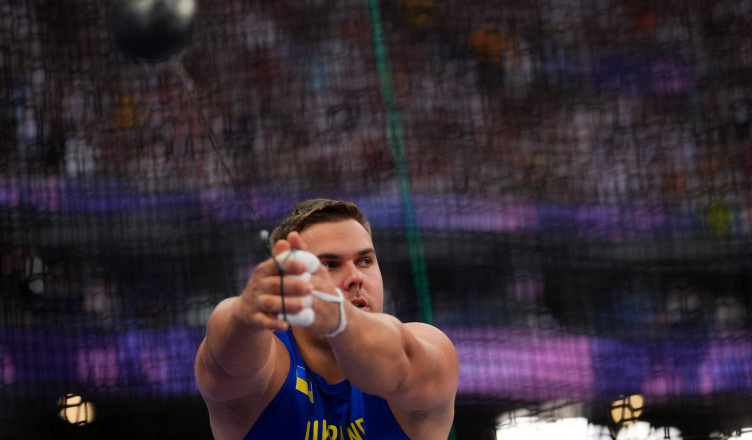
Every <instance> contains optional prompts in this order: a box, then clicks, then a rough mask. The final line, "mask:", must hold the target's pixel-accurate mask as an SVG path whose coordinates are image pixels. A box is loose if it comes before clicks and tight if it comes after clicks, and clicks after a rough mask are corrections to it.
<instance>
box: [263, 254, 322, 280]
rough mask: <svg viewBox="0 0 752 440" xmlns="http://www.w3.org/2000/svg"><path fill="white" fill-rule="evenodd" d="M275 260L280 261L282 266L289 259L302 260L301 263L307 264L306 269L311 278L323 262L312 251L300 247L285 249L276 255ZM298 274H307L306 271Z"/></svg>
mask: <svg viewBox="0 0 752 440" xmlns="http://www.w3.org/2000/svg"><path fill="white" fill-rule="evenodd" d="M274 258H275V260H277V262H279V263H280V264H281V265H282V267H284V265H285V262H287V261H300V262H301V263H303V264H305V266H306V270H307V271H308V277H309V279H310V274H312V273H314V272H316V271H317V270H319V265H320V264H321V262H320V261H319V258H318V257H317V256H315V255H313V254H312V253H310V252H308V251H304V250H300V249H292V250H289V251H284V252H282V253H280V254H279V255H276V256H275V257H274ZM298 276H306V274H305V273H303V274H300V275H298Z"/></svg>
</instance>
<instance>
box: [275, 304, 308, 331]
mask: <svg viewBox="0 0 752 440" xmlns="http://www.w3.org/2000/svg"><path fill="white" fill-rule="evenodd" d="M277 319H280V320H284V319H285V315H284V314H283V313H279V314H277ZM315 320H316V312H314V311H313V309H311V308H307V309H303V310H301V311H300V312H298V313H288V314H287V322H288V323H289V324H290V325H299V326H301V327H308V326H310V325H311V324H313V321H315Z"/></svg>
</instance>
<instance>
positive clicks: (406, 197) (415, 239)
mask: <svg viewBox="0 0 752 440" xmlns="http://www.w3.org/2000/svg"><path fill="white" fill-rule="evenodd" d="M366 4H367V5H368V15H369V19H370V21H371V32H372V34H373V46H374V54H375V57H376V66H377V69H378V74H379V83H380V84H381V97H382V99H383V101H384V112H385V114H386V131H387V140H388V142H389V146H390V148H391V150H392V155H393V157H394V164H395V167H396V170H397V177H398V179H399V188H400V195H401V198H402V210H403V212H404V215H405V230H406V233H407V243H408V250H409V254H410V265H411V267H412V274H413V282H414V283H415V290H416V292H417V295H418V306H419V308H420V315H421V319H422V320H423V322H425V323H427V324H431V325H433V324H434V317H433V307H432V305H431V289H430V286H429V284H428V270H427V269H426V259H425V255H424V253H423V239H422V238H421V234H420V228H419V227H418V222H417V219H416V217H415V209H414V207H413V201H412V195H411V191H410V175H409V172H408V169H407V160H406V158H405V144H404V141H403V138H402V124H401V119H400V114H399V109H398V108H397V101H396V99H395V96H394V85H393V83H392V72H391V68H390V67H389V57H388V55H387V50H386V44H385V42H384V35H383V28H382V26H381V12H380V10H379V1H378V0H366ZM455 439H456V435H455V432H454V426H452V430H451V432H450V433H449V440H455Z"/></svg>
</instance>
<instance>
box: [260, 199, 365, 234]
mask: <svg viewBox="0 0 752 440" xmlns="http://www.w3.org/2000/svg"><path fill="white" fill-rule="evenodd" d="M349 219H353V220H355V221H357V222H358V223H360V224H361V225H362V226H363V228H364V229H365V230H366V232H368V234H369V235H370V234H371V224H370V223H369V222H368V220H366V217H365V215H363V211H361V210H360V208H358V205H356V204H355V203H352V202H344V201H340V200H332V199H321V198H319V199H310V200H305V201H302V202H299V203H298V204H296V205H295V207H294V208H293V209H292V211H290V213H289V214H287V216H286V217H285V218H284V219H282V222H281V223H280V224H279V226H277V227H276V228H275V229H274V231H272V234H271V236H270V237H269V241H270V242H271V244H272V245H274V243H276V242H278V241H279V240H282V239H285V238H287V235H288V234H289V233H290V232H301V231H303V230H304V229H305V228H307V227H309V226H311V225H315V224H317V223H328V222H340V221H344V220H349Z"/></svg>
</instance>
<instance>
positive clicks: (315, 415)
mask: <svg viewBox="0 0 752 440" xmlns="http://www.w3.org/2000/svg"><path fill="white" fill-rule="evenodd" d="M275 335H276V336H277V337H278V338H279V339H280V340H281V341H282V342H283V343H284V344H285V346H286V347H287V351H288V352H289V353H290V371H289V373H288V374H287V379H286V380H285V383H284V384H283V385H282V388H281V389H280V390H279V392H278V393H277V395H276V396H274V399H273V400H272V401H271V402H270V403H269V405H268V406H267V407H266V409H265V410H264V412H263V413H262V414H261V417H259V419H258V421H256V424H255V425H253V427H252V428H251V430H250V431H249V432H248V434H247V435H246V436H245V440H269V439H279V440H376V439H378V440H409V437H408V436H407V435H406V434H405V432H404V431H403V430H402V428H401V427H400V426H399V424H398V423H397V420H395V418H394V415H393V414H392V411H391V410H390V409H389V405H388V404H387V403H386V400H384V399H382V398H381V397H377V396H372V395H370V394H366V393H363V392H362V391H360V390H359V389H357V388H355V387H354V386H351V385H350V382H349V381H347V380H345V381H342V382H339V383H335V384H329V383H327V382H326V380H324V378H323V377H321V376H319V375H318V374H316V373H314V372H313V371H311V370H310V369H308V366H306V365H305V364H304V363H303V359H302V358H301V356H300V352H299V351H298V347H297V345H296V344H295V341H294V340H293V337H292V333H291V332H290V331H289V330H288V331H287V332H284V333H275Z"/></svg>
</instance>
